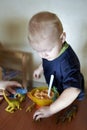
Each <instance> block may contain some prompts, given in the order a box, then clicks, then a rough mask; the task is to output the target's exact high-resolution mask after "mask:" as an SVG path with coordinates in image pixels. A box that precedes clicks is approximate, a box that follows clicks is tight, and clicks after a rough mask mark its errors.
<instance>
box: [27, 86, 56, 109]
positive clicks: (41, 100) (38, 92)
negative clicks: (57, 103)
mask: <svg viewBox="0 0 87 130" xmlns="http://www.w3.org/2000/svg"><path fill="white" fill-rule="evenodd" d="M47 94H48V87H37V88H35V89H32V91H31V92H28V94H27V95H28V97H29V98H30V99H31V100H32V101H33V102H35V103H36V104H37V105H38V106H46V105H50V104H51V103H52V102H53V98H54V96H55V93H54V91H53V90H51V93H50V97H48V95H47Z"/></svg>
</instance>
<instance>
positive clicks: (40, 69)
mask: <svg viewBox="0 0 87 130" xmlns="http://www.w3.org/2000/svg"><path fill="white" fill-rule="evenodd" d="M42 73H43V67H42V64H40V65H39V67H38V68H37V69H36V70H35V71H34V73H33V77H34V78H36V79H39V78H40V77H41V74H42Z"/></svg>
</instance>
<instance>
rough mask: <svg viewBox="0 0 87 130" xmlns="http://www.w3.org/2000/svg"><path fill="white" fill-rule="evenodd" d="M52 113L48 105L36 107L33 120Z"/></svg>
mask: <svg viewBox="0 0 87 130" xmlns="http://www.w3.org/2000/svg"><path fill="white" fill-rule="evenodd" d="M51 115H52V112H51V111H50V107H49V106H44V107H41V108H40V109H38V110H37V111H36V112H35V113H34V116H33V119H34V120H39V119H40V118H46V117H49V116H51Z"/></svg>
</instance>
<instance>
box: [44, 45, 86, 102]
mask: <svg viewBox="0 0 87 130" xmlns="http://www.w3.org/2000/svg"><path fill="white" fill-rule="evenodd" d="M42 61H43V62H42V64H43V70H44V76H45V79H46V82H47V84H48V85H49V81H50V76H51V74H54V82H53V86H55V87H56V88H57V90H58V92H59V94H61V93H62V92H63V91H64V89H66V88H69V87H75V88H79V89H80V90H81V92H80V94H79V96H78V99H79V100H82V99H83V98H84V77H83V75H82V74H81V72H80V62H79V60H78V57H77V55H76V54H75V52H74V51H73V49H72V48H71V46H70V45H69V47H68V48H67V49H66V50H65V51H64V53H62V54H61V55H60V56H59V57H57V58H56V59H54V60H52V61H48V60H46V59H42Z"/></svg>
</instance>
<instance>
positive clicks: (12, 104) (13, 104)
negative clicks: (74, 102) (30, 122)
mask: <svg viewBox="0 0 87 130" xmlns="http://www.w3.org/2000/svg"><path fill="white" fill-rule="evenodd" d="M3 96H4V98H5V100H6V102H7V103H8V106H7V107H6V109H5V110H6V111H7V112H10V113H13V112H14V111H15V110H17V109H19V110H21V107H20V102H19V101H18V100H16V99H11V100H10V99H9V98H8V97H7V96H6V94H5V91H3Z"/></svg>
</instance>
